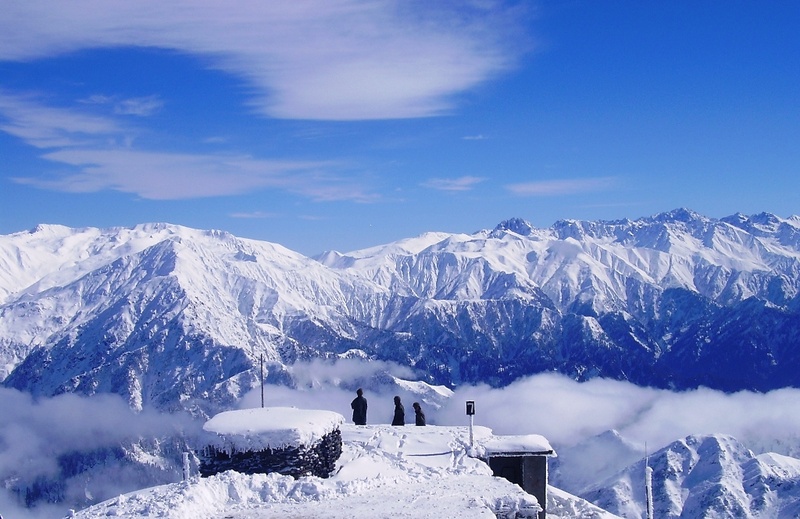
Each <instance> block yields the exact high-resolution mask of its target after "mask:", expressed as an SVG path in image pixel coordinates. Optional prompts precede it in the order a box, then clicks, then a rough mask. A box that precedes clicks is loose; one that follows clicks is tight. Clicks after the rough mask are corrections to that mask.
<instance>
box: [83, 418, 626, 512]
mask: <svg viewBox="0 0 800 519" xmlns="http://www.w3.org/2000/svg"><path fill="white" fill-rule="evenodd" d="M222 422H223V424H225V425H226V426H227V425H230V426H231V427H232V428H233V429H235V430H238V431H241V430H242V429H241V428H239V429H237V427H238V417H237V418H236V419H231V418H230V417H229V416H227V417H224V420H222ZM340 430H341V432H342V440H343V452H342V456H341V457H340V459H339V461H338V462H337V468H336V471H335V473H334V474H333V475H332V476H331V477H330V478H327V479H322V478H318V477H313V476H309V477H302V478H299V479H297V480H295V479H293V478H292V477H290V476H283V475H280V474H275V473H273V474H254V475H244V474H239V473H237V472H233V471H228V472H223V473H221V474H217V475H215V476H211V477H208V478H199V477H197V476H193V477H192V478H190V479H189V480H188V481H184V482H180V483H174V484H170V485H164V486H160V487H153V488H149V489H145V490H140V491H137V492H132V493H129V494H125V495H121V496H119V497H118V498H115V499H111V500H108V501H105V502H103V503H99V504H97V505H95V506H92V507H90V508H87V509H85V510H83V511H80V512H77V513H75V514H74V515H73V517H76V518H80V519H99V518H107V517H128V518H139V517H168V518H173V519H183V518H186V519H189V518H191V519H202V518H218V517H225V518H228V519H251V518H253V519H254V518H261V519H264V518H287V517H292V518H295V517H296V518H300V517H302V518H310V517H326V518H331V519H351V518H452V517H459V518H462V519H468V518H494V517H508V518H512V517H536V513H537V511H538V510H539V505H538V503H537V501H536V499H535V498H534V497H533V496H532V495H530V494H527V493H526V492H524V491H523V490H522V489H521V488H520V487H519V486H517V485H514V484H512V483H510V482H508V481H506V480H505V479H502V478H497V477H494V476H492V472H491V469H490V468H489V467H488V465H486V464H485V463H484V462H483V461H481V460H479V459H476V458H473V457H470V456H469V455H468V454H467V453H468V452H469V451H470V445H469V428H468V427H466V426H463V427H445V426H426V427H416V426H410V425H409V426H402V427H393V426H390V425H366V426H356V425H351V424H342V425H341V429H340ZM493 438H494V436H493V435H492V431H491V430H490V429H488V428H486V427H480V426H476V427H475V428H474V429H473V441H474V443H475V446H476V447H477V448H478V450H480V448H481V447H482V446H483V445H484V444H485V443H486V442H489V441H491V440H492V439H493ZM547 508H548V517H549V518H560V517H563V518H567V517H576V518H582V517H585V518H598V519H601V518H609V519H610V518H613V517H616V516H614V515H612V514H609V513H607V512H605V511H603V510H601V509H599V508H597V507H596V506H594V505H591V504H589V503H587V502H586V501H583V500H581V499H579V498H577V497H574V496H572V495H570V494H567V493H565V492H563V491H559V490H557V489H550V490H549V491H548V506H547Z"/></svg>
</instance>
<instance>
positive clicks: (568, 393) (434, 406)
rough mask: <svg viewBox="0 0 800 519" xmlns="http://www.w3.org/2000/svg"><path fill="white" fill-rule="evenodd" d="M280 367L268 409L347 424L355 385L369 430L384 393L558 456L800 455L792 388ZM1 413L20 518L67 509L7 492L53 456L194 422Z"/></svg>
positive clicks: (85, 411)
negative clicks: (501, 383) (447, 385)
mask: <svg viewBox="0 0 800 519" xmlns="http://www.w3.org/2000/svg"><path fill="white" fill-rule="evenodd" d="M289 371H290V375H291V377H292V379H293V381H294V387H286V386H279V385H267V386H265V388H264V403H265V405H266V406H296V407H300V408H306V409H327V410H331V411H335V412H338V413H340V414H342V415H344V416H345V417H346V418H347V419H348V420H349V419H350V416H351V409H350V402H351V400H352V399H353V398H354V397H355V389H356V388H357V387H359V386H361V387H363V388H364V391H365V396H366V397H367V399H368V401H369V410H368V423H373V424H375V423H389V422H390V421H391V417H392V411H393V402H392V398H393V396H394V395H400V396H401V397H402V399H403V402H404V403H405V406H406V408H407V409H406V416H407V420H406V422H407V423H413V411H412V410H411V403H412V402H413V401H415V400H416V401H420V402H422V403H423V408H424V409H425V412H426V415H427V418H428V423H429V424H435V425H464V426H466V425H467V424H468V423H469V420H468V418H467V416H466V414H465V405H464V404H465V401H467V400H474V401H475V403H476V408H477V414H476V415H475V424H476V425H482V426H487V427H490V428H491V429H492V430H494V432H495V433H497V434H529V433H536V434H542V435H544V436H545V437H547V438H548V439H549V440H550V442H551V443H552V444H553V446H554V447H556V449H559V448H567V447H570V446H572V445H575V444H577V443H579V442H581V441H583V440H585V439H588V438H591V437H593V436H595V435H598V434H601V433H603V432H604V431H607V430H610V429H614V430H617V431H619V433H620V434H621V435H622V436H623V437H624V438H626V439H628V440H630V441H632V442H634V443H636V444H639V445H641V446H644V444H645V443H646V444H647V446H648V450H649V451H650V452H654V451H656V450H657V449H659V448H661V447H664V446H666V445H668V444H669V443H671V442H673V441H675V440H678V439H681V438H684V437H686V436H688V435H690V434H710V433H724V434H730V435H732V436H734V437H736V438H737V439H739V440H740V441H742V442H743V443H744V444H745V445H747V446H748V447H749V448H750V449H752V450H753V451H755V452H767V451H772V452H778V453H782V454H786V455H790V456H795V457H800V434H798V431H800V389H794V388H787V389H780V390H776V391H771V392H769V393H763V394H762V393H752V392H739V393H735V394H725V393H722V392H719V391H713V390H709V389H697V390H693V391H682V392H673V391H667V390H660V389H653V388H642V387H637V386H635V385H633V384H630V383H627V382H619V381H613V380H603V379H595V380H591V381H588V382H583V383H579V382H575V381H574V380H571V379H569V378H567V377H564V376H561V375H556V374H543V375H536V376H531V377H528V378H525V379H522V380H519V381H517V382H515V383H513V384H511V385H509V386H507V387H504V388H493V387H489V386H485V385H476V386H463V387H459V388H457V389H456V390H455V392H454V394H453V396H452V397H450V398H447V397H446V396H444V395H443V394H439V393H436V392H434V391H429V392H427V393H420V392H418V391H416V390H415V388H414V386H413V385H403V384H400V385H398V384H397V383H396V382H395V379H394V377H397V378H399V379H405V380H414V379H415V377H414V373H413V372H412V371H411V370H410V369H409V368H407V367H403V366H399V365H396V364H392V363H384V362H364V361H361V360H352V359H351V360H341V361H338V362H335V363H328V362H321V361H315V362H309V363H298V364H296V365H295V366H292V367H291V368H290V370H289ZM260 405H261V392H260V390H259V389H258V388H257V389H255V390H253V391H251V392H249V393H248V394H247V395H246V396H245V398H244V399H242V401H241V402H240V407H242V408H246V407H258V406H260ZM0 408H2V409H3V415H4V416H3V420H2V421H0V481H2V482H3V484H4V486H5V489H4V490H5V491H4V492H0V513H2V514H3V516H4V517H5V516H9V517H12V516H13V517H22V518H23V519H33V518H37V519H38V518H39V517H55V516H58V515H59V514H60V513H62V512H63V513H65V512H66V511H67V508H63V509H58V510H56V509H54V508H52V507H50V506H49V505H47V506H38V507H37V508H34V509H29V510H26V509H24V508H22V507H21V506H20V505H19V500H18V498H17V496H16V495H15V494H13V493H12V491H11V490H9V489H10V488H11V485H10V483H9V482H12V483H13V482H14V481H25V482H30V481H33V480H35V479H36V478H37V477H40V478H52V477H54V476H58V474H59V470H60V468H59V463H58V459H59V456H62V455H65V454H69V453H72V452H76V451H80V452H87V451H92V450H94V449H102V448H113V447H115V446H118V445H120V444H124V443H125V442H130V441H135V440H136V439H139V438H143V439H154V438H164V437H176V436H180V435H186V436H187V437H191V436H192V435H193V434H194V433H195V432H197V430H198V427H199V426H200V425H202V424H201V423H199V422H196V421H193V420H191V419H190V418H188V417H187V416H184V415H164V414H160V413H157V412H154V411H147V410H146V411H144V412H141V413H134V412H133V411H131V410H130V409H129V408H128V406H127V405H126V403H125V401H124V400H123V399H122V398H120V397H117V396H115V395H95V396H93V397H83V396H78V395H71V394H67V395H60V396H57V397H53V398H40V399H34V398H33V397H31V396H30V395H28V394H26V393H21V392H19V391H16V390H13V389H4V388H0ZM91 470H92V471H95V470H96V469H95V468H92V469H91ZM105 470H106V472H107V474H106V476H109V475H110V474H111V473H110V472H108V471H109V470H116V472H117V473H118V472H119V471H120V470H122V469H110V468H108V467H107V468H105ZM99 474H100V475H99V476H97V478H95V479H99V480H103V481H99V482H94V483H93V484H94V485H100V487H99V488H101V489H102V490H100V491H96V492H95V494H94V498H100V497H101V496H100V494H103V495H109V496H113V495H116V494H115V493H114V492H117V493H118V492H121V491H123V489H121V488H112V486H113V485H119V481H117V482H111V481H110V478H108V477H106V476H103V474H104V473H103V472H102V469H101V471H100V472H99ZM117 475H118V474H117ZM125 477H128V475H125ZM134 477H145V478H146V477H150V476H147V475H146V474H144V475H143V474H135V473H134V472H131V473H130V477H129V479H131V478H134ZM73 479H75V478H73ZM107 479H108V480H109V481H106V480H107ZM76 481H77V480H76ZM131 481H134V479H131ZM139 483H141V486H149V485H152V484H155V483H154V482H152V481H147V482H145V481H144V480H143V481H141V482H139ZM76 484H77V483H76ZM80 484H81V485H86V486H88V485H89V484H88V483H86V482H83V483H80ZM128 484H129V485H130V481H129V482H128ZM102 485H105V487H106V488H102ZM95 488H98V487H95ZM128 490H130V489H128ZM64 506H65V507H66V506H67V505H64ZM56 511H58V512H59V513H56Z"/></svg>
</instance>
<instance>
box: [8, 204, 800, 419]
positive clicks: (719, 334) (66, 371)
mask: <svg viewBox="0 0 800 519" xmlns="http://www.w3.org/2000/svg"><path fill="white" fill-rule="evenodd" d="M798 294H800V218H798V217H796V216H795V217H789V218H780V217H777V216H775V215H771V214H768V213H761V214H758V215H753V216H745V215H742V214H738V213H737V214H735V215H732V216H729V217H725V218H722V219H714V218H709V217H705V216H702V215H700V214H698V213H695V212H693V211H690V210H687V209H677V210H674V211H670V212H667V213H661V214H659V215H655V216H652V217H646V218H639V219H636V220H629V219H624V220H615V221H611V222H606V221H594V222H591V221H579V220H562V221H560V222H556V223H555V224H554V225H553V226H552V227H550V228H547V229H537V228H535V227H533V226H532V225H531V224H530V223H528V222H526V221H525V220H522V219H518V218H515V219H509V220H506V221H504V222H501V223H500V224H498V225H497V226H495V227H494V228H492V229H486V230H481V231H477V232H475V233H472V234H462V233H441V232H429V233H424V234H422V235H420V236H417V237H414V238H407V239H404V240H399V241H396V242H392V243H388V244H384V245H380V246H376V247H371V248H367V249H362V250H359V251H353V252H350V253H339V252H335V251H330V252H327V253H324V254H322V255H320V256H318V257H316V258H308V257H305V256H303V255H301V254H299V253H296V252H293V251H291V250H289V249H287V248H285V247H283V246H281V245H278V244H273V243H269V242H261V241H257V240H250V239H245V238H238V237H236V236H233V235H231V234H230V233H227V232H224V231H214V230H208V231H204V230H197V229H190V228H187V227H183V226H177V225H172V224H165V223H159V224H141V225H137V226H134V227H130V228H124V227H116V228H111V229H95V228H82V229H70V228H68V227H64V226H58V225H41V226H38V227H37V228H35V229H33V230H31V231H23V232H20V233H14V234H11V235H6V236H0V379H2V380H3V384H4V385H6V386H8V387H15V388H18V389H24V390H26V391H31V392H33V393H34V394H43V395H52V394H58V393H60V392H71V391H77V392H82V393H87V394H92V393H94V392H115V393H119V394H122V395H123V396H125V397H126V398H127V399H128V401H129V402H130V404H131V405H132V406H133V407H134V408H140V407H141V406H143V405H145V404H147V403H152V404H154V405H156V406H157V407H159V408H165V409H173V408H193V407H195V406H202V404H201V402H207V401H209V400H215V401H216V404H215V405H223V404H224V402H230V401H232V400H234V399H235V398H237V397H238V396H239V395H241V393H242V392H243V391H246V389H247V388H249V387H250V386H252V385H253V384H255V383H256V380H257V377H256V373H255V367H256V364H257V362H258V359H259V358H261V356H262V355H263V356H264V358H265V359H266V360H267V362H268V364H269V369H268V372H269V375H268V376H270V377H274V378H276V379H280V378H281V377H282V376H283V375H282V373H284V372H285V370H286V367H287V366H289V365H291V364H292V363H293V362H295V361H296V360H298V359H312V358H323V359H335V358H339V357H342V356H352V355H357V356H359V357H362V358H368V359H377V360H388V361H393V362H397V363H400V364H403V365H408V366H411V367H412V368H414V369H415V370H416V371H417V373H418V374H419V377H420V378H421V379H423V380H426V381H428V382H431V383H437V384H445V385H450V386H454V385H458V384H460V383H465V382H468V383H473V382H487V383H489V384H491V385H496V386H502V385H504V384H507V383H509V382H511V381H513V380H515V379H517V378H519V377H522V376H525V375H529V374H533V373H538V372H542V371H553V370H555V371H560V372H562V373H565V374H567V375H569V376H571V377H573V378H575V379H577V380H586V379H588V378H592V377H596V376H602V377H609V378H615V379H624V380H630V381H631V382H634V383H636V384H639V385H651V386H657V387H667V388H676V389H681V388H690V387H697V386H701V385H704V386H708V387H712V388H718V389H723V390H726V391H736V390H741V389H755V390H769V389H772V388H775V387H784V386H795V387H797V386H800V375H797V373H800V354H797V353H795V352H794V348H793V344H795V343H796V341H797V339H798V337H800V296H798ZM731 352H733V354H731ZM212 396H213V398H212ZM198 412H201V413H203V412H207V411H202V410H198Z"/></svg>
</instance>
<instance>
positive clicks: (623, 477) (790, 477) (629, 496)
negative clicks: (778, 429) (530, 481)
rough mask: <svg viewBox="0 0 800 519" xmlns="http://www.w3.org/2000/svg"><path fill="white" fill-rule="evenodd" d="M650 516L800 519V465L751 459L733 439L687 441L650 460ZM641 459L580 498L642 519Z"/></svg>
mask: <svg viewBox="0 0 800 519" xmlns="http://www.w3.org/2000/svg"><path fill="white" fill-rule="evenodd" d="M649 465H650V467H652V469H653V503H654V512H655V517H664V518H678V517H681V518H695V517H696V518H701V517H737V518H742V519H758V518H763V517H771V518H776V519H781V518H786V519H788V518H795V517H798V516H800V492H798V491H799V490H800V460H798V459H796V458H789V457H786V456H782V455H779V454H775V453H766V454H760V455H754V454H753V453H752V452H751V451H750V450H748V449H747V448H745V447H744V446H743V445H742V444H741V443H739V442H738V441H737V440H736V439H735V438H732V437H730V436H724V435H704V436H689V437H687V438H685V439H682V440H679V441H676V442H674V443H672V444H671V445H668V446H667V447H665V448H663V449H661V450H659V451H658V452H656V453H654V454H653V455H651V456H650V458H649ZM644 494H645V460H640V461H638V462H637V463H635V464H633V465H631V466H629V467H628V468H626V469H625V470H624V471H622V472H620V473H619V474H617V475H615V476H612V477H611V478H609V479H608V480H606V481H605V482H604V483H601V484H599V485H597V486H596V487H595V488H594V489H592V490H589V491H587V492H584V493H582V494H581V495H582V497H584V498H586V499H588V500H589V501H591V502H593V503H595V504H596V505H598V506H600V507H602V508H604V509H606V510H608V511H610V512H612V513H615V514H618V515H620V516H622V517H626V518H629V519H640V518H644V517H646V510H645V508H644V503H645V495H644Z"/></svg>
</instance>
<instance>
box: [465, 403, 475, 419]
mask: <svg viewBox="0 0 800 519" xmlns="http://www.w3.org/2000/svg"><path fill="white" fill-rule="evenodd" d="M474 414H475V401H474V400H467V416H472V415H474Z"/></svg>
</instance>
